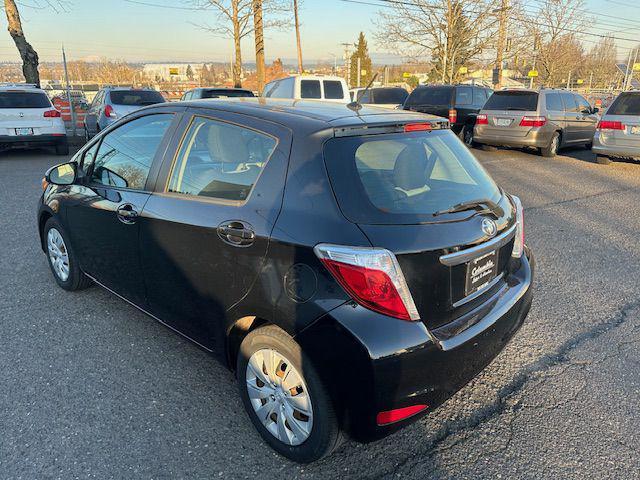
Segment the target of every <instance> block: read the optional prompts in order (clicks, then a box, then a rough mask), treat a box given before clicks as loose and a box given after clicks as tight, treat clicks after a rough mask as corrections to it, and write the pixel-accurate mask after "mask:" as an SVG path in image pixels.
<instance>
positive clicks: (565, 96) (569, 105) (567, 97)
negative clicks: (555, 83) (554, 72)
mask: <svg viewBox="0 0 640 480" xmlns="http://www.w3.org/2000/svg"><path fill="white" fill-rule="evenodd" d="M561 95H562V102H563V103H564V111H565V112H571V113H574V112H578V104H577V103H576V101H575V97H574V96H573V94H571V93H562V94H561Z"/></svg>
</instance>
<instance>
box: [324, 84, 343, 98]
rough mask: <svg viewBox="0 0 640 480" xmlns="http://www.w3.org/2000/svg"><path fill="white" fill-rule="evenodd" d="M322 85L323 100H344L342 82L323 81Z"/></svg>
mask: <svg viewBox="0 0 640 480" xmlns="http://www.w3.org/2000/svg"><path fill="white" fill-rule="evenodd" d="M322 84H323V85H324V98H327V99H330V100H342V99H343V98H344V91H343V90H342V82H339V81H337V80H323V81H322Z"/></svg>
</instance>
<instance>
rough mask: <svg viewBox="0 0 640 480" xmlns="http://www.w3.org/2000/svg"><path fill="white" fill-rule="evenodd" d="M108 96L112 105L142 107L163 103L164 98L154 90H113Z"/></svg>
mask: <svg viewBox="0 0 640 480" xmlns="http://www.w3.org/2000/svg"><path fill="white" fill-rule="evenodd" d="M109 96H110V97H111V103H113V104H114V105H130V106H143V105H153V104H154V103H163V102H164V97H163V96H162V95H160V92H156V91H155V90H113V91H112V92H111V93H110V94H109Z"/></svg>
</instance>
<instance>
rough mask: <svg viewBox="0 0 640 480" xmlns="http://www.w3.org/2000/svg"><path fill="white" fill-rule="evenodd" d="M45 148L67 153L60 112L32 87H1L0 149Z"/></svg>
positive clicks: (2, 85) (12, 85)
mask: <svg viewBox="0 0 640 480" xmlns="http://www.w3.org/2000/svg"><path fill="white" fill-rule="evenodd" d="M44 146H49V147H54V148H55V149H56V154H58V155H67V154H68V153H69V145H68V143H67V133H66V130H65V127H64V122H63V120H62V116H61V114H60V111H58V110H56V109H55V108H54V107H53V105H52V104H51V100H49V97H48V96H47V94H46V93H45V92H44V91H43V90H40V89H39V88H37V87H36V86H35V85H28V84H24V83H21V84H0V149H2V150H4V149H8V148H13V147H27V148H34V147H44Z"/></svg>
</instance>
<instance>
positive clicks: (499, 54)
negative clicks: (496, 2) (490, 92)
mask: <svg viewBox="0 0 640 480" xmlns="http://www.w3.org/2000/svg"><path fill="white" fill-rule="evenodd" d="M508 9H509V0H501V2H500V15H499V16H498V22H499V24H498V45H497V47H496V68H497V69H498V83H496V84H495V85H494V87H493V88H494V89H498V88H500V87H501V86H502V63H503V60H504V46H505V42H506V39H507V10H508Z"/></svg>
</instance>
